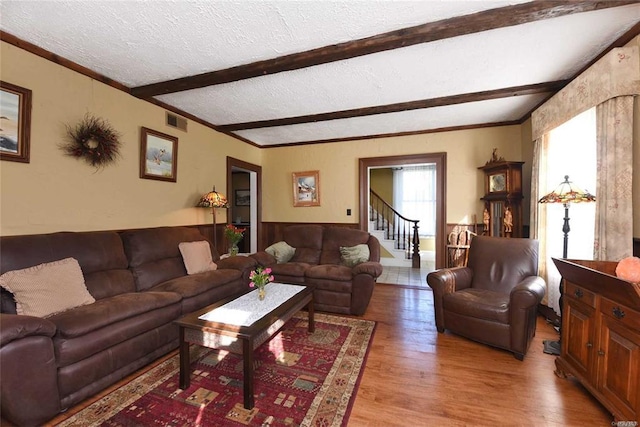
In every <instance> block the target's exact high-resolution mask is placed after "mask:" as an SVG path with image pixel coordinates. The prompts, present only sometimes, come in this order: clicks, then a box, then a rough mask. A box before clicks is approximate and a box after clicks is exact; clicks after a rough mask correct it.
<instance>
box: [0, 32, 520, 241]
mask: <svg viewBox="0 0 640 427" xmlns="http://www.w3.org/2000/svg"><path fill="white" fill-rule="evenodd" d="M0 55H1V56H2V62H1V64H0V66H1V68H0V73H1V78H2V79H3V80H6V81H8V82H10V83H13V84H16V85H19V86H23V87H26V88H29V89H31V90H32V91H33V110H32V122H31V163H28V164H22V163H14V162H7V161H3V162H0V188H1V191H2V194H1V199H0V234H2V235H11V234H33V233H44V232H52V231H60V230H72V231H81V230H105V229H120V228H132V227H151V226H160V225H180V224H203V223H209V222H210V221H211V215H210V212H209V210H207V209H201V208H195V207H193V206H194V205H195V204H196V203H197V201H198V199H199V197H200V195H201V194H202V193H204V192H206V191H209V190H210V189H211V187H212V185H216V187H217V188H218V189H219V190H221V189H225V188H226V157H227V156H232V157H234V158H238V159H242V160H244V161H247V162H250V163H254V164H258V165H261V166H262V168H263V220H264V221H276V222H277V221H283V222H321V223H323V222H324V223H332V222H336V223H353V222H357V221H358V215H359V213H358V191H359V190H358V159H359V158H361V157H381V156H393V155H401V154H402V155H404V154H416V153H437V152H447V218H446V221H447V222H467V221H469V220H470V217H471V215H473V214H476V215H478V216H480V213H481V209H482V205H481V203H480V200H479V199H480V197H482V192H483V180H482V173H481V171H479V170H478V169H477V168H478V166H481V165H484V163H485V162H486V161H487V160H488V159H489V158H490V157H491V152H492V150H493V148H498V153H499V155H500V156H503V157H505V158H506V159H508V160H521V159H522V157H523V149H522V144H521V138H522V131H521V127H520V126H503V127H495V128H483V129H476V130H465V131H454V132H442V133H433V134H425V135H413V136H404V137H396V138H381V139H371V140H361V141H352V142H344V143H328V144H316V145H305V146H296V147H280V148H270V149H263V150H261V149H258V148H255V147H253V146H251V145H248V144H245V143H243V142H240V141H238V140H235V139H233V138H230V137H227V136H226V135H223V134H220V133H218V132H215V131H213V130H211V129H209V128H207V127H204V126H201V125H199V124H197V123H195V122H191V121H190V122H189V132H188V133H184V132H181V131H178V130H175V129H172V128H168V127H167V126H165V124H164V120H165V110H164V109H162V108H159V107H157V106H155V105H152V104H149V103H147V102H144V101H141V100H139V99H136V98H134V97H132V96H129V95H127V94H126V93H124V92H121V91H119V90H116V89H113V88H111V87H109V86H106V85H104V84H102V83H99V82H97V81H95V80H92V79H90V78H88V77H86V76H83V75H81V74H78V73H76V72H73V71H71V70H69V69H67V68H64V67H61V66H59V65H57V64H55V63H53V62H50V61H47V60H45V59H42V58H39V57H37V56H35V55H32V54H30V53H28V52H26V51H23V50H21V49H19V48H16V47H14V46H12V45H9V44H6V43H4V42H2V43H1V44H0ZM88 112H89V113H93V114H95V115H97V116H98V117H101V118H103V119H106V120H108V121H109V122H110V123H111V125H112V126H113V127H114V128H115V129H117V130H118V131H119V132H121V134H122V156H121V158H120V159H119V161H118V162H117V163H116V164H115V165H113V166H108V167H105V168H104V169H102V170H99V171H96V170H95V169H94V168H93V167H91V166H89V165H87V164H85V163H84V162H83V161H80V160H78V159H75V158H70V157H66V156H65V155H64V154H63V152H62V151H61V150H60V148H59V145H60V144H62V143H63V142H64V136H65V126H66V125H75V124H76V123H78V121H79V120H81V119H82V117H83V116H84V115H85V114H86V113H88ZM141 126H145V127H148V128H151V129H154V130H157V131H160V132H164V133H167V134H171V135H175V136H177V137H178V138H179V143H178V173H177V176H178V182H177V183H168V182H162V181H153V180H147V179H140V178H139V166H138V161H139V150H140V141H139V138H140V127H141ZM307 170H319V171H320V198H321V206H319V207H300V208H294V207H293V203H292V197H293V195H292V192H293V190H292V181H291V173H292V172H299V171H307ZM228 196H229V197H233V195H228ZM348 208H350V209H352V215H351V216H347V215H346V209H348ZM225 220H226V217H225V212H224V211H220V215H219V216H218V221H219V222H224V221H225Z"/></svg>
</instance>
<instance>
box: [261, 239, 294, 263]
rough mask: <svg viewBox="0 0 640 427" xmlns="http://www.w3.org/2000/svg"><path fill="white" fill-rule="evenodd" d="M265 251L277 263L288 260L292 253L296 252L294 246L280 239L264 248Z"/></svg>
mask: <svg viewBox="0 0 640 427" xmlns="http://www.w3.org/2000/svg"><path fill="white" fill-rule="evenodd" d="M264 251H265V252H266V253H268V254H270V255H272V256H273V257H274V258H275V259H276V261H277V262H278V264H283V263H285V262H289V261H290V260H291V258H293V255H294V254H295V253H296V248H294V247H293V246H290V245H289V244H288V243H287V242H285V241H282V242H278V243H274V244H273V245H271V246H269V247H268V248H267V249H265V250H264Z"/></svg>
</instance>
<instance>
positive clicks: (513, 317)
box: [427, 236, 546, 360]
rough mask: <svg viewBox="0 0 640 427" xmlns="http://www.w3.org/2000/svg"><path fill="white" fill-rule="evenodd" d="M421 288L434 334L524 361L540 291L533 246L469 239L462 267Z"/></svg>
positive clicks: (506, 240)
mask: <svg viewBox="0 0 640 427" xmlns="http://www.w3.org/2000/svg"><path fill="white" fill-rule="evenodd" d="M427 283H428V284H429V286H430V287H431V288H432V289H433V304H434V311H435V318H436V328H437V330H438V332H441V333H442V332H444V331H445V329H448V330H449V331H451V332H453V333H455V334H458V335H462V336H464V337H466V338H469V339H472V340H474V341H478V342H481V343H484V344H488V345H490V346H493V347H498V348H502V349H505V350H508V351H511V352H513V353H514V355H515V357H516V359H518V360H523V359H524V355H525V354H526V353H527V350H528V349H529V344H530V343H531V340H532V338H533V336H534V335H535V332H536V313H537V307H538V304H539V303H540V301H542V298H543V297H544V293H545V288H546V286H545V282H544V280H543V279H542V278H541V277H538V241H537V240H532V239H515V238H511V239H510V238H502V237H487V236H477V237H474V238H473V240H472V241H471V247H470V248H469V262H468V264H467V266H466V267H456V268H445V269H441V270H437V271H434V272H431V273H429V274H428V275H427Z"/></svg>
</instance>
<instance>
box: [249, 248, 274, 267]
mask: <svg viewBox="0 0 640 427" xmlns="http://www.w3.org/2000/svg"><path fill="white" fill-rule="evenodd" d="M249 257H250V258H253V259H255V260H256V262H257V263H258V264H259V265H261V266H262V267H271V266H272V265H274V264H277V263H278V261H277V260H276V257H274V256H273V255H271V254H269V253H267V252H265V251H260V252H256V253H255V254H251V255H249Z"/></svg>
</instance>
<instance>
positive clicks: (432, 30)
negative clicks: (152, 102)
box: [131, 0, 636, 98]
mask: <svg viewBox="0 0 640 427" xmlns="http://www.w3.org/2000/svg"><path fill="white" fill-rule="evenodd" d="M635 2H636V1H634V0H629V1H626V0H620V1H593V0H591V1H534V2H529V3H522V4H517V5H512V6H507V7H501V8H497V9H489V10H485V11H481V12H477V13H473V14H469V15H464V16H456V17H453V18H449V19H443V20H440V21H436V22H429V23H426V24H423V25H417V26H415V27H409V28H403V29H400V30H395V31H390V32H387V33H383V34H378V35H375V36H372V37H366V38H363V39H359V40H353V41H349V42H344V43H339V44H335V45H330V46H325V47H321V48H317V49H312V50H308V51H305V52H299V53H294V54H290V55H285V56H281V57H279V58H274V59H268V60H264V61H258V62H253V63H250V64H245V65H239V66H236V67H231V68H227V69H224V70H218V71H211V72H207V73H202V74H198V75H194V76H189V77H182V78H178V79H173V80H167V81H164V82H157V83H152V84H148V85H144V86H138V87H134V88H132V89H131V94H132V95H134V96H137V97H139V98H149V97H153V96H156V95H163V94H168V93H175V92H181V91H185V90H191V89H198V88H203V87H207V86H212V85H218V84H223V83H229V82H234V81H238V80H244V79H250V78H254V77H260V76H264V75H268V74H276V73H281V72H284V71H292V70H297V69H301V68H306V67H312V66H315V65H320V64H326V63H330V62H335V61H341V60H345V59H350V58H355V57H358V56H363V55H369V54H372V53H377V52H383V51H386V50H392V49H398V48H403V47H407V46H412V45H415V44H420V43H428V42H433V41H436V40H443V39H447V38H452V37H457V36H462V35H467V34H472V33H478V32H482V31H488V30H493V29H497V28H503V27H510V26H514V25H520V24H525V23H528V22H534V21H539V20H543V19H550V18H556V17H559V16H565V15H570V14H574V13H581V12H589V11H594V10H600V9H606V8H610V7H619V6H624V5H626V4H631V3H635Z"/></svg>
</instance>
